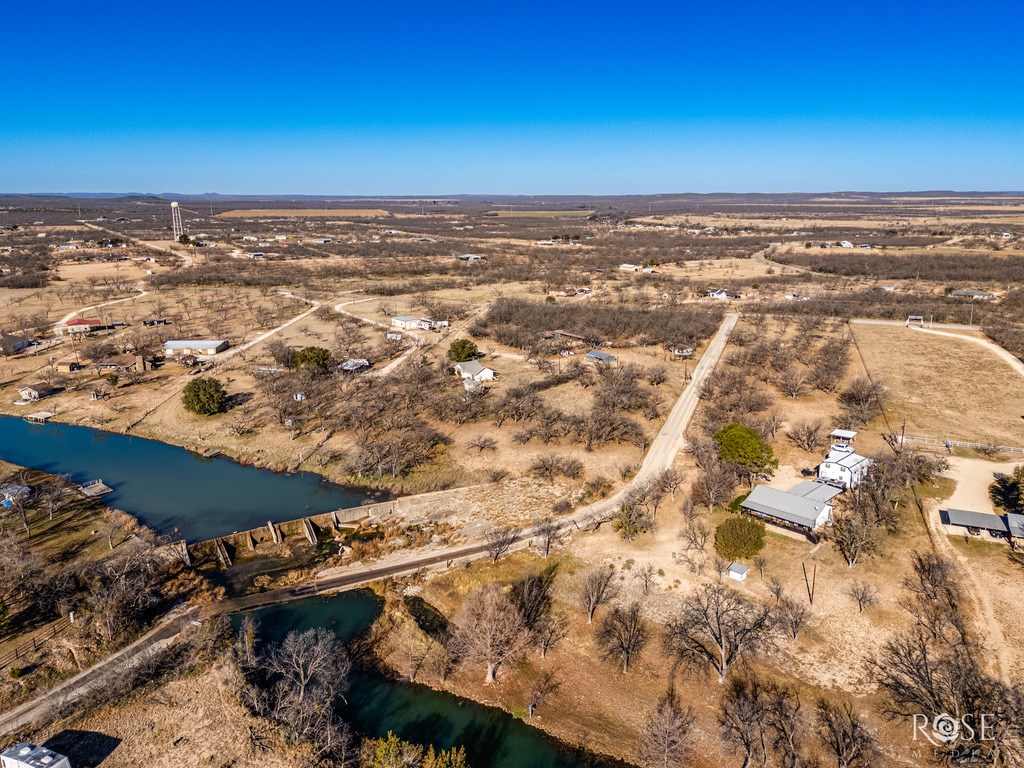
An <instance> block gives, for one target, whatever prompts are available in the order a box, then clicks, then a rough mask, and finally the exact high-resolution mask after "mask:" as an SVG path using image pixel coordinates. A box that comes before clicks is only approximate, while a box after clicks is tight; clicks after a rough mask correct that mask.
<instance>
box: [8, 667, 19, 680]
mask: <svg viewBox="0 0 1024 768" xmlns="http://www.w3.org/2000/svg"><path fill="white" fill-rule="evenodd" d="M7 674H9V675H10V676H11V680H17V679H18V678H19V677H21V667H11V668H10V670H9V671H8V673H7Z"/></svg>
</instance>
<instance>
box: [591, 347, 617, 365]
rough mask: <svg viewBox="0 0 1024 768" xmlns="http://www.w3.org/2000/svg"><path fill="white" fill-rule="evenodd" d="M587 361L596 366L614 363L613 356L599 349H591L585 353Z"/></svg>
mask: <svg viewBox="0 0 1024 768" xmlns="http://www.w3.org/2000/svg"><path fill="white" fill-rule="evenodd" d="M587 360H589V361H590V362H592V363H594V364H596V365H611V364H612V363H614V362H615V355H609V354H608V353H607V352H602V351H601V350H599V349H592V350H590V351H589V352H587Z"/></svg>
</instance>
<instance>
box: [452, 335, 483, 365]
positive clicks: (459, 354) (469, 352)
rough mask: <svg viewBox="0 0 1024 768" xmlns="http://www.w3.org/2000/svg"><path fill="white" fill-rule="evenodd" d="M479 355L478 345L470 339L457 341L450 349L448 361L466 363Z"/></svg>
mask: <svg viewBox="0 0 1024 768" xmlns="http://www.w3.org/2000/svg"><path fill="white" fill-rule="evenodd" d="M479 354H480V351H479V350H478V349H477V348H476V344H474V343H473V342H472V341H470V340H469V339H456V340H455V341H453V342H452V343H451V346H450V347H448V359H449V360H451V361H452V362H453V363H464V362H466V361H467V360H472V359H473V358H474V357H476V356H477V355H479Z"/></svg>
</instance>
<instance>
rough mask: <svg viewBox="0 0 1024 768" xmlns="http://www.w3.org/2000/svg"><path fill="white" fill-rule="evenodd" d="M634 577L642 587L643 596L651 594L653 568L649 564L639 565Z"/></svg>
mask: <svg viewBox="0 0 1024 768" xmlns="http://www.w3.org/2000/svg"><path fill="white" fill-rule="evenodd" d="M636 577H637V579H638V580H639V581H640V584H641V586H643V589H644V594H645V595H649V594H650V593H651V584H653V583H654V566H653V565H651V564H650V563H644V564H643V565H641V566H640V567H639V568H638V569H637V572H636Z"/></svg>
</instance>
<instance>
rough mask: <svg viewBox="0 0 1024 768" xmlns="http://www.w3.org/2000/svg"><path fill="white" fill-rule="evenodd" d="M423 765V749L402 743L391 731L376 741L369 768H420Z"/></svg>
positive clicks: (406, 742) (415, 745) (416, 745)
mask: <svg viewBox="0 0 1024 768" xmlns="http://www.w3.org/2000/svg"><path fill="white" fill-rule="evenodd" d="M422 765H423V747H421V746H419V745H418V744H410V743H409V742H408V741H402V740H401V739H400V738H398V737H397V736H395V734H393V733H392V732H391V731H388V735H387V736H385V737H384V738H383V739H377V743H376V744H375V745H374V749H373V762H372V763H370V766H371V768H420V766H422Z"/></svg>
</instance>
